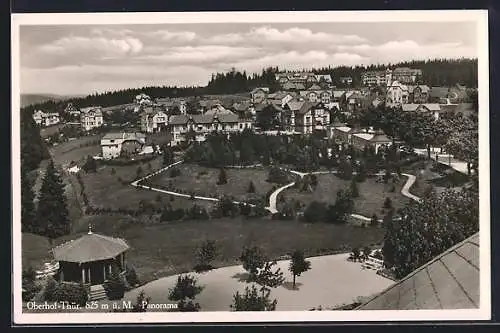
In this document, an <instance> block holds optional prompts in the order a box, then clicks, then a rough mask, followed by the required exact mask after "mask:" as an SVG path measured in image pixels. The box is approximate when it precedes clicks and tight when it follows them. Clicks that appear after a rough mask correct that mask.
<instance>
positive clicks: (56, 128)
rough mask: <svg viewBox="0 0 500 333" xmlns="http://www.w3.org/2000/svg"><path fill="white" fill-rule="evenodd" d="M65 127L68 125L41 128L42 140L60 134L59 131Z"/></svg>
mask: <svg viewBox="0 0 500 333" xmlns="http://www.w3.org/2000/svg"><path fill="white" fill-rule="evenodd" d="M64 126H66V124H57V125H54V126H50V127H43V128H40V136H41V137H42V138H46V137H49V136H51V135H52V134H55V133H57V132H59V130H60V129H62V128H63V127H64Z"/></svg>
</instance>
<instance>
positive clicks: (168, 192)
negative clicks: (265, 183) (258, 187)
mask: <svg viewBox="0 0 500 333" xmlns="http://www.w3.org/2000/svg"><path fill="white" fill-rule="evenodd" d="M182 162H184V161H183V160H180V161H177V162H174V163H172V164H170V165H167V166H166V167H164V168H161V169H160V170H158V171H155V172H153V173H150V174H149V175H147V176H145V177H143V178H141V179H137V180H135V181H133V182H132V183H130V185H132V186H134V187H137V188H143V189H145V190H150V191H154V192H159V193H164V194H169V195H173V196H176V197H181V198H194V199H197V200H205V201H212V202H217V201H219V199H218V198H213V197H203V196H199V195H195V196H192V195H190V194H185V193H179V192H173V191H167V190H163V189H160V188H156V187H152V186H146V185H141V184H140V183H141V182H142V181H144V180H146V179H149V178H151V177H153V176H156V175H158V174H160V173H162V172H164V171H166V170H167V169H169V168H171V167H173V166H176V165H178V164H181V163H182ZM233 203H234V204H237V205H239V204H240V203H243V204H246V205H249V206H250V207H255V205H254V204H251V203H246V202H240V201H233Z"/></svg>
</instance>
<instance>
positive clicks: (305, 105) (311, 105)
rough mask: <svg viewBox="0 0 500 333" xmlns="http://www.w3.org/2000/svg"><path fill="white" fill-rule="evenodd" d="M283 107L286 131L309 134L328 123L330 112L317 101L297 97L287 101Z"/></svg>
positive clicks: (323, 127)
mask: <svg viewBox="0 0 500 333" xmlns="http://www.w3.org/2000/svg"><path fill="white" fill-rule="evenodd" d="M285 108H286V110H287V111H286V112H284V118H285V119H283V124H284V127H285V129H286V130H288V131H294V132H298V133H302V134H311V133H312V132H313V130H324V129H326V127H327V126H328V125H329V124H330V112H329V111H328V110H326V109H325V107H324V106H323V105H322V104H321V103H319V102H310V101H306V100H304V99H303V98H299V99H295V100H292V101H290V102H288V103H287V105H286V107H285Z"/></svg>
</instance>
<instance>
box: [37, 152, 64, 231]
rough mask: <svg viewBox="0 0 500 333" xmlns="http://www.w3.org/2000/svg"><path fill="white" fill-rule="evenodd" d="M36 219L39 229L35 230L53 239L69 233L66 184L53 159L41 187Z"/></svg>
mask: <svg viewBox="0 0 500 333" xmlns="http://www.w3.org/2000/svg"><path fill="white" fill-rule="evenodd" d="M36 220H37V230H33V231H34V232H36V233H38V234H41V235H44V236H47V237H49V238H51V239H52V238H57V237H60V236H63V235H67V234H68V233H69V231H70V221H69V218H68V208H67V204H66V197H65V194H64V184H63V181H62V179H61V176H60V175H59V174H58V172H57V170H56V168H55V166H54V162H53V161H52V160H51V161H50V163H49V165H48V166H47V171H46V172H45V177H44V178H43V183H42V187H41V189H40V200H39V202H38V209H37V216H36Z"/></svg>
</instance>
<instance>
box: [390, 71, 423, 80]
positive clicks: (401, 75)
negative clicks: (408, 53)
mask: <svg viewBox="0 0 500 333" xmlns="http://www.w3.org/2000/svg"><path fill="white" fill-rule="evenodd" d="M391 76H392V80H393V81H399V82H401V83H404V84H413V83H415V82H417V80H418V79H419V78H420V77H421V76H422V70H421V69H413V68H409V67H397V68H394V70H392V73H391Z"/></svg>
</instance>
